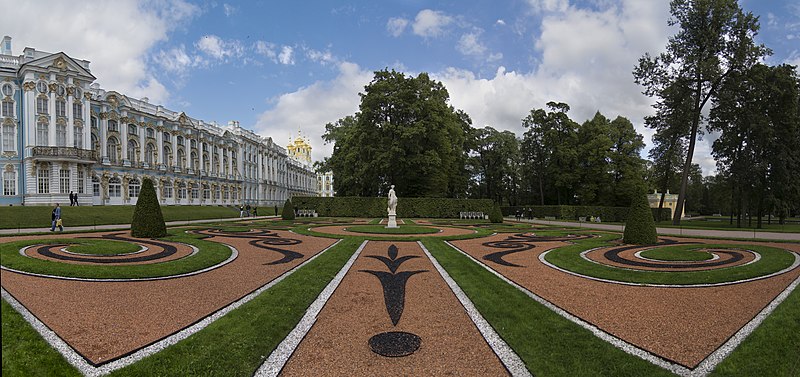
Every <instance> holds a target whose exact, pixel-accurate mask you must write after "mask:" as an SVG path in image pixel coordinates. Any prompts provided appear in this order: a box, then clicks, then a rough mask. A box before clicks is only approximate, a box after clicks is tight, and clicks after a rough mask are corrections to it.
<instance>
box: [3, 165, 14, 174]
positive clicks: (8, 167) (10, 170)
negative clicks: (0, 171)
mask: <svg viewBox="0 0 800 377" xmlns="http://www.w3.org/2000/svg"><path fill="white" fill-rule="evenodd" d="M5 170H6V171H7V172H9V173H13V172H14V165H11V164H6V167H5Z"/></svg>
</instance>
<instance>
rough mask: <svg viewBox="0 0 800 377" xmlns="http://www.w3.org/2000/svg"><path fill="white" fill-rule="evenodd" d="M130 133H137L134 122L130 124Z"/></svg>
mask: <svg viewBox="0 0 800 377" xmlns="http://www.w3.org/2000/svg"><path fill="white" fill-rule="evenodd" d="M128 134H129V135H136V126H135V125H133V124H129V125H128Z"/></svg>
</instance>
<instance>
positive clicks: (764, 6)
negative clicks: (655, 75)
mask: <svg viewBox="0 0 800 377" xmlns="http://www.w3.org/2000/svg"><path fill="white" fill-rule="evenodd" d="M740 5H741V6H742V8H744V9H745V11H750V12H753V13H754V14H755V15H757V16H759V17H760V23H761V30H760V33H759V35H758V36H757V41H758V42H760V43H763V44H765V45H766V46H767V47H769V48H771V49H772V50H773V55H771V56H770V57H768V58H767V59H766V63H768V64H781V63H789V64H793V65H799V64H800V3H798V2H796V1H793V0H775V1H773V0H740ZM0 9H3V10H4V11H3V12H2V13H0V34H3V35H9V36H11V37H12V50H13V54H14V55H20V54H22V50H23V49H24V48H25V47H33V48H35V49H37V50H42V51H48V52H60V51H63V52H65V53H66V54H68V55H70V56H72V57H75V58H78V59H86V60H89V61H90V62H91V64H90V69H91V71H92V73H93V74H94V75H95V76H96V77H97V81H96V82H97V83H99V84H100V86H101V87H102V88H103V89H106V90H115V91H118V92H120V93H123V94H126V95H128V96H131V97H134V98H142V97H147V98H148V99H149V101H150V102H151V103H156V104H162V105H164V106H165V107H167V108H168V109H171V110H175V111H184V112H186V113H187V114H188V115H189V116H191V117H193V118H196V119H202V120H204V121H206V122H217V123H219V124H221V125H224V124H227V123H228V121H230V120H237V121H239V122H240V124H241V126H242V127H245V128H249V129H251V130H253V131H255V132H257V133H259V134H261V135H262V136H268V137H272V138H273V140H275V141H276V142H278V143H280V144H282V145H284V146H285V145H286V144H288V142H289V139H290V137H291V136H296V135H297V132H298V131H300V132H302V134H303V135H304V136H306V137H308V138H309V139H310V142H311V144H312V146H313V153H312V158H313V159H314V160H315V161H318V160H322V159H323V158H325V157H327V156H330V153H331V151H332V145H324V143H323V140H322V138H321V135H322V134H323V133H324V130H325V124H327V123H331V122H335V121H336V120H337V119H340V118H342V117H344V116H346V115H351V114H354V113H355V112H356V111H358V106H359V103H360V97H359V93H361V92H363V89H364V86H365V85H367V84H369V82H370V81H371V80H372V78H373V73H374V71H376V70H381V69H385V68H388V69H395V70H397V71H401V72H404V73H405V74H407V75H414V76H416V75H417V74H419V73H421V72H427V73H429V75H430V76H431V77H432V78H433V79H435V80H438V81H441V82H442V83H444V85H445V86H446V88H447V89H448V92H449V93H450V104H451V105H453V106H454V107H455V108H457V109H461V110H464V111H465V112H466V113H467V114H469V115H470V117H471V118H472V121H473V126H474V127H484V126H491V127H494V128H496V129H500V130H511V131H513V132H515V133H516V134H517V135H518V136H520V137H521V136H522V133H523V132H524V129H523V128H522V125H521V119H522V118H524V117H525V116H527V114H528V113H529V112H530V110H531V109H535V108H544V107H545V104H546V103H547V102H550V101H557V102H565V103H567V104H569V105H570V107H571V110H570V112H569V115H570V117H571V118H572V119H573V120H575V121H577V122H579V123H582V122H583V121H585V120H586V119H589V118H591V117H592V116H593V115H594V113H595V112H597V111H600V112H601V113H603V114H604V115H605V116H606V117H609V118H612V119H613V118H615V117H617V116H624V117H626V118H628V119H630V120H631V121H632V122H633V124H634V125H635V127H636V129H637V131H638V132H639V133H641V134H642V135H644V139H645V143H646V144H647V147H646V148H645V150H644V151H643V153H642V155H643V156H646V151H647V150H649V148H650V145H651V136H652V131H651V130H649V129H647V128H646V127H644V122H643V119H644V117H645V116H647V115H651V114H652V113H653V109H652V104H653V103H654V99H652V98H648V97H646V96H644V95H642V94H641V91H642V88H641V87H639V86H638V85H636V84H635V83H634V82H633V76H632V74H631V72H632V70H633V68H634V66H635V65H636V63H637V60H638V59H639V57H641V56H642V55H643V54H645V53H647V52H649V53H651V54H658V53H660V52H662V51H663V49H664V47H665V46H666V43H667V39H668V38H669V37H670V36H671V35H673V34H674V33H675V32H676V30H675V29H674V28H671V27H669V26H668V23H667V20H668V19H669V4H668V2H667V1H665V0H505V1H497V0H461V1H457V0H444V1H424V0H383V1H367V0H365V1H348V2H344V1H335V2H334V1H319V0H310V1H241V2H237V1H230V2H225V1H186V0H146V1H136V0H114V1H105V0H100V1H80V0H74V1H62V0H36V1H19V0H0ZM713 140H714V135H706V136H705V137H704V138H703V139H702V141H700V142H698V144H697V149H696V152H695V158H694V162H696V163H699V164H700V166H701V168H702V169H703V173H704V174H705V175H709V174H714V173H715V164H714V160H713V158H712V157H711V155H710V150H711V147H710V145H711V142H713Z"/></svg>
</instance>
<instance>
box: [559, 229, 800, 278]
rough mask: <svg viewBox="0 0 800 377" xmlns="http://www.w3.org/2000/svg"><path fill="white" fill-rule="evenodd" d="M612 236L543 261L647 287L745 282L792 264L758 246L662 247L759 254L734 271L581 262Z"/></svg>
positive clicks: (785, 253) (780, 252)
mask: <svg viewBox="0 0 800 377" xmlns="http://www.w3.org/2000/svg"><path fill="white" fill-rule="evenodd" d="M613 238H616V237H615V236H613V235H608V234H606V235H601V237H599V238H590V239H587V240H579V241H576V242H575V244H574V245H570V246H565V247H561V248H558V249H555V250H553V251H550V252H548V253H547V255H545V260H547V261H548V262H550V263H552V264H554V265H556V266H559V267H561V268H563V269H566V270H569V271H573V272H576V273H579V274H583V275H588V276H594V277H598V278H602V279H609V280H615V281H625V282H631V283H647V284H711V283H723V282H729V281H736V280H742V279H749V278H753V277H758V276H763V275H767V274H770V273H773V272H776V271H780V270H782V269H784V268H787V267H789V266H791V265H792V263H794V254H793V253H790V252H788V251H786V250H782V249H778V248H774V247H768V246H761V245H714V244H708V245H676V246H665V248H668V249H674V250H676V251H677V252H680V253H686V252H694V251H691V250H694V249H699V248H715V249H741V248H746V249H748V250H753V251H755V252H757V253H759V254H761V260H759V261H758V262H755V263H751V264H748V265H742V266H738V267H730V268H721V269H715V270H707V271H692V272H676V271H672V272H661V271H644V270H639V271H633V270H628V269H622V268H615V267H610V266H604V265H600V264H597V263H592V262H589V261H587V260H585V259H583V258H581V256H580V253H581V252H582V251H585V250H589V249H592V248H595V247H601V246H609V243H608V241H609V240H611V239H613Z"/></svg>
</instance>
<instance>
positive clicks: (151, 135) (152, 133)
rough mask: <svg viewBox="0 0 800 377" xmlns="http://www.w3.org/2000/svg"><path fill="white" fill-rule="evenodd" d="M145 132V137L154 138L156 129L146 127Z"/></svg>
mask: <svg viewBox="0 0 800 377" xmlns="http://www.w3.org/2000/svg"><path fill="white" fill-rule="evenodd" d="M146 134H147V137H150V138H155V137H156V131H155V130H153V129H152V128H150V127H147V131H146Z"/></svg>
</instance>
